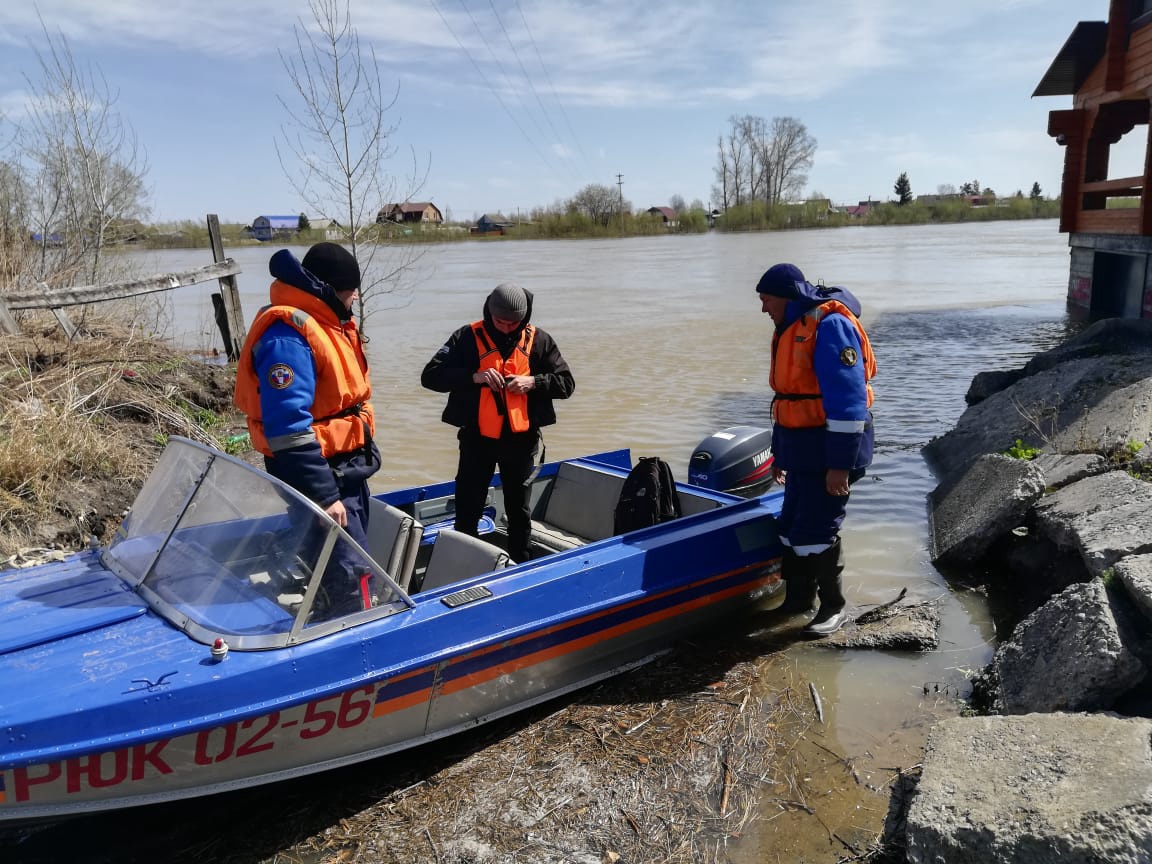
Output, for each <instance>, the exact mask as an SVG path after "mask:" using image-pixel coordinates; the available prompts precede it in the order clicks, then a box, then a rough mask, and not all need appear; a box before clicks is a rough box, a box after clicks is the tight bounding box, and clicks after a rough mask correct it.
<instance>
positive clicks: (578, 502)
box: [532, 462, 720, 552]
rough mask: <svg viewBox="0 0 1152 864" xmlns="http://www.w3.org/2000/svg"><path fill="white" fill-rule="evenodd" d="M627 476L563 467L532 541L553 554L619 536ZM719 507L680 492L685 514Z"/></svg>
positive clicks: (567, 464) (571, 465) (709, 500)
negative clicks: (619, 506) (618, 515)
mask: <svg viewBox="0 0 1152 864" xmlns="http://www.w3.org/2000/svg"><path fill="white" fill-rule="evenodd" d="M624 479H625V478H624V477H622V476H620V475H618V474H610V473H608V472H607V471H600V470H598V469H596V468H589V467H587V466H586V465H577V464H574V463H571V462H565V463H564V464H562V465H561V466H560V468H559V470H557V472H556V479H555V481H554V482H553V484H552V490H551V492H550V494H549V497H548V500H547V501H546V502H545V508H544V512H543V513H541V514H540V518H538V519H533V520H532V542H533V543H536V544H538V545H540V546H543V547H545V548H546V549H550V550H552V551H554V552H563V551H565V550H567V549H575V548H576V547H577V546H583V545H584V544H586V543H591V542H593V541H594V540H604V539H605V538H607V537H612V536H613V535H614V534H615V533H616V505H617V503H618V502H619V500H620V492H621V490H622V489H623V488H624ZM719 506H720V502H719V501H717V500H715V499H714V498H708V497H706V496H704V495H696V494H694V493H692V492H685V491H683V490H680V507H681V509H682V511H683V515H685V516H692V515H695V514H696V513H703V512H705V511H707V510H712V509H715V508H716V507H719Z"/></svg>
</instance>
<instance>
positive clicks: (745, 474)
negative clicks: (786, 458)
mask: <svg viewBox="0 0 1152 864" xmlns="http://www.w3.org/2000/svg"><path fill="white" fill-rule="evenodd" d="M688 482H689V483H693V484H695V485H697V486H703V487H704V488H705V489H715V490H717V491H720V492H734V493H736V494H738V495H748V496H751V495H759V494H761V493H762V492H764V491H765V490H766V489H767V488H768V486H769V485H771V483H772V430H771V429H763V428H761V427H759V426H729V427H728V428H727V429H721V430H720V431H719V432H714V433H713V434H711V435H709V436H708V437H707V438H705V439H704V440H703V441H701V442H700V443H699V444H698V445H697V447H696V452H694V453H693V454H692V458H691V459H690V460H689V462H688Z"/></svg>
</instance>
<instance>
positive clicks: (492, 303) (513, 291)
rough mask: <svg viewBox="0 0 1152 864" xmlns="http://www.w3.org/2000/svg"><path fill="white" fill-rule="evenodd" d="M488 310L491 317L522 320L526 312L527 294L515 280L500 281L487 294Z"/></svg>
mask: <svg viewBox="0 0 1152 864" xmlns="http://www.w3.org/2000/svg"><path fill="white" fill-rule="evenodd" d="M488 312H489V313H490V314H491V315H492V317H493V318H503V319H505V320H507V321H523V320H524V316H525V315H527V314H528V295H527V294H526V293H525V291H524V289H523V288H521V287H520V286H519V285H517V284H516V283H515V282H502V283H501V284H499V285H497V286H496V287H495V288H494V289H492V293H491V294H489V295H488Z"/></svg>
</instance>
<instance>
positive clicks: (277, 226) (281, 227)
mask: <svg viewBox="0 0 1152 864" xmlns="http://www.w3.org/2000/svg"><path fill="white" fill-rule="evenodd" d="M299 228H300V217H299V216H257V217H256V218H255V219H253V220H252V236H253V237H255V238H256V239H257V240H272V239H273V238H276V237H284V236H287V235H291V234H295V233H296V232H297V231H298V230H299Z"/></svg>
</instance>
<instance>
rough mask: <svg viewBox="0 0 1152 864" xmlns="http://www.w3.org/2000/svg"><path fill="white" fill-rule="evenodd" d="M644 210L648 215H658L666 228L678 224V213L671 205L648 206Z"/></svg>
mask: <svg viewBox="0 0 1152 864" xmlns="http://www.w3.org/2000/svg"><path fill="white" fill-rule="evenodd" d="M644 212H645V213H647V214H648V215H649V216H659V217H660V218H661V220H662V221H663V222H664V227H666V228H675V227H676V226H677V225H679V224H680V214H679V213H677V212H676V211H675V210H673V209H672V208H671V207H649V208H648V209H647V210H645V211H644Z"/></svg>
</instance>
